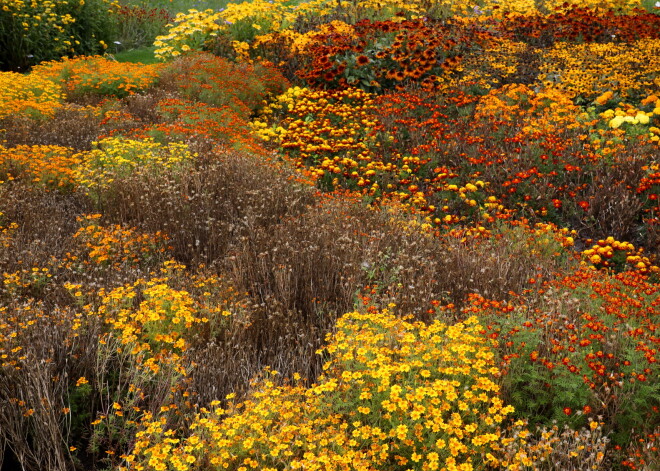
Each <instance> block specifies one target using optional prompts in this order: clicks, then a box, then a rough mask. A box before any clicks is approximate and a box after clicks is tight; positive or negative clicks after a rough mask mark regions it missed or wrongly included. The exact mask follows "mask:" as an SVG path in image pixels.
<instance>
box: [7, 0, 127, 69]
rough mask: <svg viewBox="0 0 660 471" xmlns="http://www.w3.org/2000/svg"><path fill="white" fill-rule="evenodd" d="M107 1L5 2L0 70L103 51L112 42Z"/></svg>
mask: <svg viewBox="0 0 660 471" xmlns="http://www.w3.org/2000/svg"><path fill="white" fill-rule="evenodd" d="M113 8H114V7H113V4H112V2H110V0H76V1H65V0H44V1H39V2H31V1H24V0H7V1H4V2H3V3H2V8H1V9H0V68H1V69H2V70H17V71H25V70H27V68H28V67H30V66H31V65H34V64H38V63H40V62H42V61H45V60H55V59H59V58H60V57H62V56H73V55H79V54H87V55H93V54H98V53H101V52H104V51H105V50H106V49H107V47H108V45H109V44H110V43H111V42H112V41H113V39H114V16H113V14H112V11H111V10H112V9H113Z"/></svg>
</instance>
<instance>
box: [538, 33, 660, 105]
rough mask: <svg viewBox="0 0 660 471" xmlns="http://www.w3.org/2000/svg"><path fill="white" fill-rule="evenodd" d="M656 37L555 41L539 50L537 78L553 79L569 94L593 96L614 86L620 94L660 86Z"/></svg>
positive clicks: (659, 46)
mask: <svg viewBox="0 0 660 471" xmlns="http://www.w3.org/2000/svg"><path fill="white" fill-rule="evenodd" d="M659 49H660V40H658V39H640V40H638V41H635V42H632V43H625V44H615V43H602V44H601V43H584V44H571V43H568V42H558V43H556V44H555V45H554V46H553V47H552V48H549V49H547V50H544V51H542V53H541V56H542V61H541V66H540V72H541V73H540V74H539V77H538V79H539V81H540V82H542V83H543V82H547V81H548V80H550V81H552V82H556V83H557V86H558V87H560V88H562V89H564V90H566V91H567V92H568V93H570V94H571V95H572V96H577V95H581V96H583V97H584V96H586V97H594V98H595V97H596V96H598V95H600V94H601V93H603V92H605V91H607V90H611V89H616V90H618V92H619V94H620V96H621V97H623V98H627V97H630V96H635V95H642V96H646V95H648V94H649V93H653V92H656V93H657V91H658V90H660V76H659V75H658V73H657V72H658V70H660V56H659V55H658V54H657V53H656V51H658V50H659Z"/></svg>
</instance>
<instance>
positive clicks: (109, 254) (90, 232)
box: [71, 214, 168, 267]
mask: <svg viewBox="0 0 660 471" xmlns="http://www.w3.org/2000/svg"><path fill="white" fill-rule="evenodd" d="M100 218H101V215H100V214H91V215H86V216H84V217H83V218H78V222H80V223H82V224H83V227H81V228H80V229H79V230H78V231H77V232H76V233H75V234H74V235H73V238H74V239H77V240H78V241H80V243H82V244H83V245H84V246H85V248H86V251H87V254H86V255H87V258H88V259H89V261H90V262H91V263H92V264H96V265H102V266H114V267H119V266H120V265H123V264H128V265H138V264H140V262H141V261H142V260H144V259H150V258H153V257H158V256H159V255H161V254H163V253H164V252H165V251H166V250H167V245H166V244H167V240H168V238H167V236H165V235H164V234H162V233H160V232H157V233H155V234H141V233H139V232H137V231H136V230H135V229H133V228H128V227H122V226H120V225H117V224H113V225H111V226H109V227H105V226H101V225H100V224H98V220H99V219H100ZM76 259H77V257H75V258H73V257H71V262H78V260H76ZM80 262H82V263H85V261H84V260H83V261H80Z"/></svg>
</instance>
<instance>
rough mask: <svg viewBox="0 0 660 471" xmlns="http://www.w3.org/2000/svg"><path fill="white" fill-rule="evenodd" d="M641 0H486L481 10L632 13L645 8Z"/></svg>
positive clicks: (499, 11)
mask: <svg viewBox="0 0 660 471" xmlns="http://www.w3.org/2000/svg"><path fill="white" fill-rule="evenodd" d="M643 3H644V2H642V1H640V0H567V1H566V0H542V1H536V0H510V1H507V2H500V1H499V0H485V1H484V2H480V4H482V6H481V7H480V9H481V10H483V11H484V12H487V13H489V14H493V15H495V16H500V15H502V14H505V13H510V14H514V15H538V14H552V13H557V12H564V11H567V10H569V9H571V8H573V7H581V8H600V9H607V10H613V11H620V12H622V13H630V12H631V11H633V10H634V9H635V8H643Z"/></svg>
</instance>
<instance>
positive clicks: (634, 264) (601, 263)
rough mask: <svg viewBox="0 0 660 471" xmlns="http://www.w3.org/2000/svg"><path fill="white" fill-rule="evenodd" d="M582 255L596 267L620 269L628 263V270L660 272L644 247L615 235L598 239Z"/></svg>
mask: <svg viewBox="0 0 660 471" xmlns="http://www.w3.org/2000/svg"><path fill="white" fill-rule="evenodd" d="M582 257H583V260H584V262H585V263H588V264H589V265H590V266H592V267H595V268H602V267H612V268H619V269H620V268H621V266H623V265H627V267H626V268H627V269H628V270H634V271H639V272H640V273H660V267H658V266H656V265H654V263H653V262H652V261H651V260H650V259H649V257H646V256H645V255H644V251H643V250H642V249H636V248H635V246H634V245H633V244H631V243H630V242H625V241H623V242H622V241H618V240H616V239H615V238H614V237H607V238H606V239H600V240H598V241H597V243H596V244H594V245H593V246H592V247H591V248H588V249H586V250H583V251H582ZM617 265H621V266H617Z"/></svg>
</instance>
